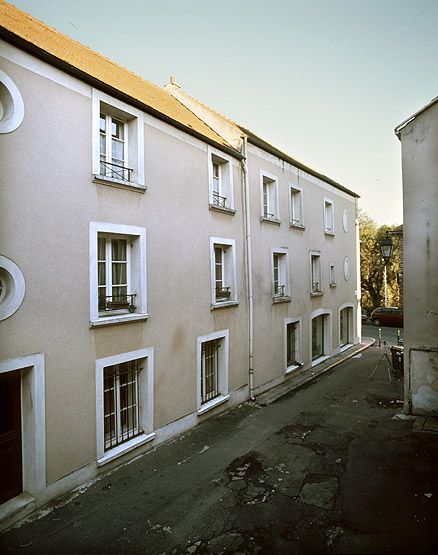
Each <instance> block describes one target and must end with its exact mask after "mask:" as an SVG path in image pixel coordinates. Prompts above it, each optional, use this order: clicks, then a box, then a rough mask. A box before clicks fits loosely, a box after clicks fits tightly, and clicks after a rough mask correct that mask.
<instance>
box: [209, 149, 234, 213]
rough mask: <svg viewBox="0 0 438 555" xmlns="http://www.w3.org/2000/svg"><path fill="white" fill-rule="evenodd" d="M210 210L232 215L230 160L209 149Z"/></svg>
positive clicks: (232, 199) (231, 167) (231, 164)
mask: <svg viewBox="0 0 438 555" xmlns="http://www.w3.org/2000/svg"><path fill="white" fill-rule="evenodd" d="M208 156H209V197H210V200H209V202H210V208H212V209H216V210H222V211H225V212H228V213H234V194H233V193H234V191H233V171H232V169H233V162H232V158H230V157H228V156H226V155H225V154H223V153H221V152H220V151H218V150H216V149H213V148H211V147H209V149H208Z"/></svg>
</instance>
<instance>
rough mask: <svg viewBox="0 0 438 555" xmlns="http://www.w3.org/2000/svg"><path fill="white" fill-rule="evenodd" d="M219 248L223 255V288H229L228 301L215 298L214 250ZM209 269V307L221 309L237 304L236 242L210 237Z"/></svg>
mask: <svg viewBox="0 0 438 555" xmlns="http://www.w3.org/2000/svg"><path fill="white" fill-rule="evenodd" d="M216 247H219V248H221V249H222V253H223V268H222V275H223V287H224V288H226V287H229V288H230V292H231V293H230V297H229V298H228V300H222V301H221V300H218V299H217V298H216V255H215V248H216ZM210 268H211V307H212V308H213V309H215V308H222V307H224V306H230V305H236V304H238V297H237V279H236V240H235V239H225V238H223V237H210Z"/></svg>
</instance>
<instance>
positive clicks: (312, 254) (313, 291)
mask: <svg viewBox="0 0 438 555" xmlns="http://www.w3.org/2000/svg"><path fill="white" fill-rule="evenodd" d="M314 257H315V258H317V259H318V261H319V262H318V273H319V276H314V272H313V269H314V265H313V259H314ZM309 261H310V295H311V296H313V297H316V296H318V295H322V294H323V289H322V266H321V253H320V251H310V253H309ZM315 277H318V278H319V281H316V280H315V279H314V278H315ZM316 283H318V284H319V288H318V289H315V287H314V285H315V284H316Z"/></svg>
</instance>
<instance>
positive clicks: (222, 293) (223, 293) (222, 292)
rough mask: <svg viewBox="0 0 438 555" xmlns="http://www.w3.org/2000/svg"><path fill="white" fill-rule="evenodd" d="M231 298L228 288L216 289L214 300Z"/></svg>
mask: <svg viewBox="0 0 438 555" xmlns="http://www.w3.org/2000/svg"><path fill="white" fill-rule="evenodd" d="M230 297H231V288H230V287H216V299H229V298H230Z"/></svg>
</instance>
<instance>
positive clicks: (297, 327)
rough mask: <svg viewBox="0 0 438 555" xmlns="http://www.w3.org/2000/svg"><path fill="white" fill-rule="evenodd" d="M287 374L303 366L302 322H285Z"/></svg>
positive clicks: (294, 319)
mask: <svg viewBox="0 0 438 555" xmlns="http://www.w3.org/2000/svg"><path fill="white" fill-rule="evenodd" d="M285 333H286V339H285V345H286V373H289V372H291V371H292V370H295V369H296V368H299V367H300V366H302V362H301V320H300V319H299V318H293V319H291V318H287V319H286V320H285Z"/></svg>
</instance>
